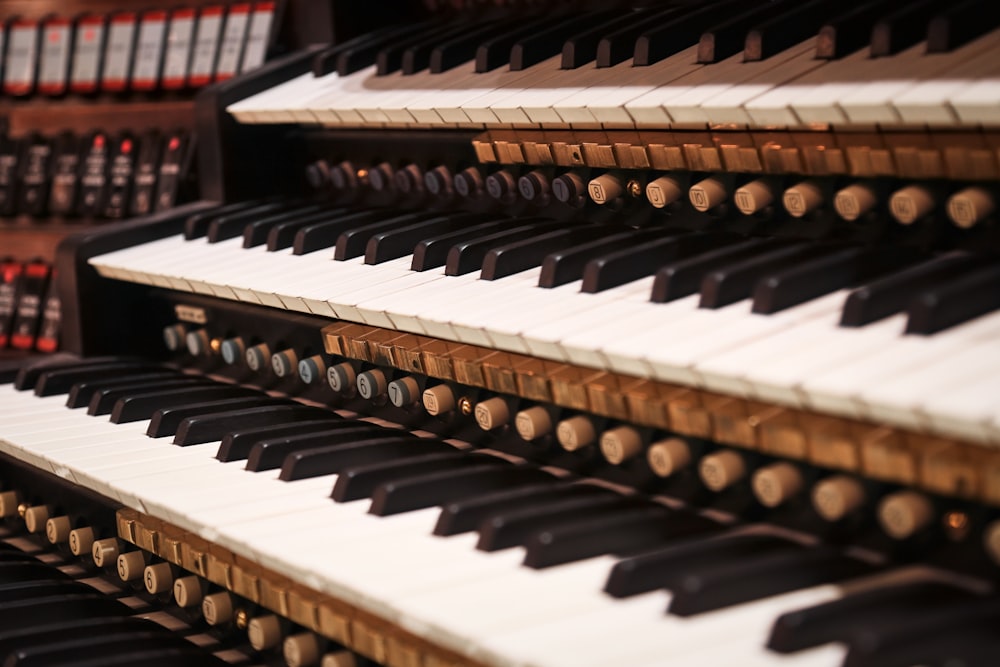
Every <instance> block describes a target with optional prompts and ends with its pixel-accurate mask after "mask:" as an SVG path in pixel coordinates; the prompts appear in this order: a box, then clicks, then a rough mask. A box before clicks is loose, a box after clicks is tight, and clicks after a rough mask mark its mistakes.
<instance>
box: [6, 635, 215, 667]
mask: <svg viewBox="0 0 1000 667" xmlns="http://www.w3.org/2000/svg"><path fill="white" fill-rule="evenodd" d="M138 649H148V650H168V649H180V650H183V652H184V653H188V652H192V653H194V652H197V651H198V649H197V647H196V646H195V645H194V644H192V643H191V642H189V641H187V640H186V639H184V638H183V637H180V636H178V635H174V634H171V633H169V632H162V631H156V630H150V631H145V632H136V631H132V632H123V633H114V632H101V633H99V634H94V635H91V636H90V637H73V638H64V637H59V638H58V639H53V640H52V641H50V642H46V643H44V644H36V645H35V646H30V647H23V648H20V649H17V650H15V651H13V652H12V653H11V654H10V655H8V656H7V659H6V660H5V661H4V665H5V667H57V666H59V665H72V664H74V663H75V662H76V661H77V660H79V659H80V657H81V656H83V655H86V656H101V655H107V656H114V655H116V654H120V653H122V652H133V651H136V650H138Z"/></svg>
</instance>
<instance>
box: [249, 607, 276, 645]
mask: <svg viewBox="0 0 1000 667" xmlns="http://www.w3.org/2000/svg"><path fill="white" fill-rule="evenodd" d="M247 638H248V639H249V640H250V646H253V647H254V649H256V650H258V651H264V650H267V649H269V648H274V647H275V646H277V645H278V644H280V643H281V620H280V619H279V618H278V617H277V616H275V615H274V614H267V615H266V616H255V617H254V618H252V619H250V624H249V625H248V626H247Z"/></svg>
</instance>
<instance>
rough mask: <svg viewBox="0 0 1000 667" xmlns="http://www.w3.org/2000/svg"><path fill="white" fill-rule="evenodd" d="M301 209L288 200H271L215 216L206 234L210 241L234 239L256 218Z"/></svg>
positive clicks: (289, 213) (292, 212) (285, 213)
mask: <svg viewBox="0 0 1000 667" xmlns="http://www.w3.org/2000/svg"><path fill="white" fill-rule="evenodd" d="M301 210H302V209H301V208H299V207H289V205H288V203H287V202H271V203H268V204H261V205H260V206H254V207H253V208H248V209H245V210H242V211H237V212H234V213H228V214H226V215H219V216H216V217H215V218H213V219H212V221H211V222H210V223H209V224H208V232H207V233H206V236H207V238H208V242H209V243H220V242H222V241H225V240H226V239H234V238H236V237H237V236H239V235H241V234H242V233H243V228H244V227H245V226H246V225H247V223H250V222H253V221H254V220H255V219H258V218H261V217H270V216H273V215H277V214H279V213H280V214H284V215H291V214H294V213H295V212H298V211H301Z"/></svg>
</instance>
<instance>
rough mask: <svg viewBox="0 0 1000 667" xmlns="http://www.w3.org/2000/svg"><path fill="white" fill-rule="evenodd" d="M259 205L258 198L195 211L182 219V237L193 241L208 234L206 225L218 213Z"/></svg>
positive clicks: (227, 213) (242, 209) (237, 210)
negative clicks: (185, 218) (198, 211)
mask: <svg viewBox="0 0 1000 667" xmlns="http://www.w3.org/2000/svg"><path fill="white" fill-rule="evenodd" d="M260 205H261V202H260V201H259V200H254V201H241V202H235V203H233V204H226V205H224V206H216V207H215V208H211V209H209V210H207V211H202V212H201V213H195V214H194V215H191V216H189V217H188V219H187V220H185V221H184V239H185V240H187V241H193V240H194V239H200V238H201V237H203V236H205V235H206V234H208V226H209V225H210V224H212V220H214V219H215V218H217V217H218V216H220V215H229V214H231V213H238V212H240V211H245V210H247V209H250V208H253V207H254V206H260Z"/></svg>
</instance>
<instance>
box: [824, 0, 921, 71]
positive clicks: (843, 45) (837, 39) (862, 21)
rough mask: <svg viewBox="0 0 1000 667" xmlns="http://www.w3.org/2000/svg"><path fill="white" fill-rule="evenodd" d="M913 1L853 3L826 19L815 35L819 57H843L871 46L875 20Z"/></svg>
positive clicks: (892, 0)
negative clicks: (840, 12) (855, 5)
mask: <svg viewBox="0 0 1000 667" xmlns="http://www.w3.org/2000/svg"><path fill="white" fill-rule="evenodd" d="M912 4H913V3H912V0H878V1H876V2H870V3H865V4H863V5H860V6H858V7H854V8H853V9H850V10H849V11H847V12H845V13H843V14H841V15H840V16H838V17H836V18H834V19H833V20H832V21H829V22H827V23H824V24H823V26H822V27H821V28H820V29H819V34H818V35H817V36H816V57H817V58H822V59H825V60H832V59H835V58H843V57H844V56H846V55H848V54H850V53H854V52H855V51H857V50H858V49H860V48H863V47H865V46H868V44H869V43H870V42H871V38H872V24H873V23H874V22H875V21H876V20H877V19H879V18H881V17H882V16H886V15H888V14H892V13H893V12H895V11H897V10H899V9H900V8H902V7H909V6H910V5H912Z"/></svg>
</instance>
